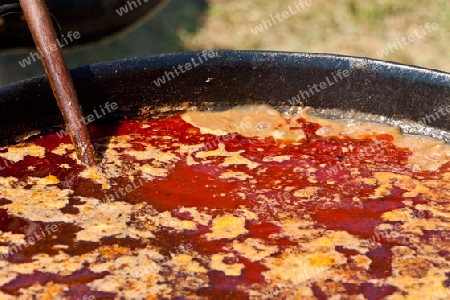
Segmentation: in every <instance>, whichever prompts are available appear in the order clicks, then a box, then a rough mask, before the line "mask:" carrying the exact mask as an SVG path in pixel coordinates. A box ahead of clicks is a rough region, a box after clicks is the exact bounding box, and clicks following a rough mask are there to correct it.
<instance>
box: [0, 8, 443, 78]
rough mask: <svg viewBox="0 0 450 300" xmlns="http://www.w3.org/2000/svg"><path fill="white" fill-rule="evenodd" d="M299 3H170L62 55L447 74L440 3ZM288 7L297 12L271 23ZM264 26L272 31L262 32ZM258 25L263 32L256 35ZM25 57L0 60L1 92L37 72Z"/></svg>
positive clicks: (78, 60) (81, 61)
mask: <svg viewBox="0 0 450 300" xmlns="http://www.w3.org/2000/svg"><path fill="white" fill-rule="evenodd" d="M300 2H301V0H291V1H288V0H279V1H268V0H253V1H249V0H208V1H206V0H172V1H170V2H169V3H168V4H167V5H166V6H165V7H164V8H162V9H161V10H160V11H159V12H158V13H157V14H156V15H154V16H153V18H151V19H150V20H148V21H146V22H145V23H144V24H143V25H142V26H140V27H139V28H137V29H134V30H131V31H128V32H127V33H125V34H123V35H120V36H118V37H116V38H114V39H112V40H110V41H108V42H106V43H102V44H99V45H94V46H90V47H84V48H82V49H75V50H70V49H69V50H67V49H64V53H65V55H66V58H67V61H68V64H69V66H70V67H71V68H74V67H77V66H82V65H87V64H92V63H98V62H102V61H108V60H116V59H121V58H125V57H135V56H148V55H152V54H156V53H167V52H181V51H191V50H198V49H247V50H249V49H253V50H279V51H296V52H318V53H336V54H344V55H351V56H364V57H370V58H375V59H382V60H389V61H395V62H400V63H404V64H411V65H417V66H422V67H426V68H432V69H439V70H442V71H447V72H449V71H450V47H449V44H448V38H449V28H450V6H449V5H448V1H446V0H432V1H423V0H421V1H419V0H371V1H367V0H362V1H356V0H333V1H331V0H320V1H319V0H311V5H309V6H307V5H304V8H302V5H301V4H300ZM304 2H305V3H306V1H304ZM143 5H145V4H143ZM289 6H291V10H294V11H296V13H295V14H291V13H289V15H288V17H287V18H285V19H283V20H282V21H278V20H276V19H275V18H276V17H275V15H276V14H277V13H280V14H281V13H282V12H283V11H289ZM296 7H298V8H300V9H297V8H296ZM271 16H272V17H274V20H275V21H276V24H275V22H274V21H271ZM263 21H266V23H265V24H266V26H267V24H268V22H269V21H270V22H271V23H272V24H271V25H272V26H267V27H268V28H267V29H266V28H265V27H264V23H262V22H263ZM427 23H428V25H427ZM433 23H435V25H434V29H430V27H429V26H430V25H431V24H433ZM257 26H263V27H260V28H262V29H263V30H262V32H261V31H259V32H258V33H256V30H257V28H256V27H257ZM426 26H427V27H426ZM436 26H437V27H436ZM425 33H426V34H425ZM410 35H413V36H415V38H411V39H414V41H409V40H408V37H409V36H410ZM419 36H420V37H419ZM402 39H403V42H402ZM405 41H406V42H405ZM406 43H408V44H407V45H406ZM389 44H391V48H389ZM395 44H396V45H397V47H394V45H395ZM396 48H397V49H396ZM383 50H384V53H383ZM30 51H31V49H29V50H28V51H21V52H17V51H15V52H14V53H11V52H9V53H5V52H2V53H1V54H0V63H1V65H0V86H4V85H7V84H9V83H11V82H15V81H19V80H22V79H25V78H28V77H32V76H35V75H38V74H41V73H43V69H42V66H41V64H40V62H39V61H37V62H36V63H33V64H31V65H30V66H27V67H25V68H22V67H21V66H20V65H19V63H18V61H20V60H22V59H24V58H25V57H26V56H27V55H28V53H29V52H30Z"/></svg>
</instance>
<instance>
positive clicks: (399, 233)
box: [0, 106, 450, 299]
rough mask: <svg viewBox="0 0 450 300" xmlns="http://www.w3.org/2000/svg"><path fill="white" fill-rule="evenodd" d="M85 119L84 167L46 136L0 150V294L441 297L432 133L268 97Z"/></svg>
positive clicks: (443, 280) (449, 180)
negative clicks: (162, 114)
mask: <svg viewBox="0 0 450 300" xmlns="http://www.w3.org/2000/svg"><path fill="white" fill-rule="evenodd" d="M246 112H248V113H247V114H246ZM242 120H245V122H246V123H245V124H246V125H245V126H244V127H245V128H244V129H245V132H243V131H239V130H238V129H237V127H239V124H241V125H242V124H244V123H241V122H242ZM250 124H252V125H250ZM251 126H255V127H253V128H251ZM234 128H236V130H235V129H234ZM90 130H91V133H92V136H93V140H94V142H95V143H96V146H97V149H98V151H99V154H100V155H101V157H102V163H101V164H100V165H99V166H97V167H93V168H85V167H83V166H82V165H81V164H80V162H79V161H78V160H77V159H76V156H75V152H74V149H73V146H72V145H71V144H70V140H69V137H63V138H59V137H58V134H56V133H53V134H46V135H42V136H38V137H34V138H31V139H29V140H27V141H25V142H23V143H21V144H18V145H14V146H11V147H5V148H3V149H0V157H2V158H3V159H5V160H7V163H6V164H4V166H6V165H8V167H4V168H0V274H2V276H0V296H1V297H2V298H5V299H8V298H11V299H13V298H16V297H17V296H22V297H25V298H27V297H29V298H31V297H32V296H38V297H43V298H45V297H47V298H61V297H67V298H72V299H77V298H80V299H81V298H83V297H84V296H86V297H89V296H94V297H96V298H98V299H113V298H121V297H122V298H126V299H131V298H151V299H166V298H176V297H178V298H192V299H202V298H212V297H215V298H217V299H248V298H254V299H263V298H269V297H272V298H280V299H282V298H287V297H293V298H303V299H327V298H330V297H333V296H336V295H342V296H351V297H363V296H364V297H366V298H369V299H381V298H383V297H387V296H390V297H391V298H392V299H404V298H405V297H406V298H411V299H422V298H425V297H432V296H433V295H437V296H438V297H442V295H446V293H447V289H446V287H447V285H448V284H447V283H448V281H449V278H448V274H450V252H448V251H446V250H445V249H449V248H450V239H449V238H448V232H447V231H448V229H449V225H450V223H449V222H450V207H449V204H448V203H449V200H450V188H449V187H450V175H449V174H450V173H449V163H448V159H447V158H446V156H445V155H447V154H448V152H447V151H448V150H447V145H445V144H442V143H439V142H436V141H431V140H429V139H427V138H423V137H410V136H405V135H402V134H401V133H400V132H399V131H398V129H396V128H392V127H387V126H384V125H379V124H364V123H359V122H358V121H352V120H342V121H339V120H327V119H324V118H319V117H316V116H313V115H312V114H310V113H308V112H307V111H306V110H305V111H303V112H302V114H300V115H296V116H289V117H288V116H285V115H283V114H280V113H278V112H277V111H276V110H274V109H273V108H270V107H267V106H257V107H243V108H238V109H234V110H230V111H228V112H223V113H215V112H205V113H203V112H187V113H186V114H184V115H182V116H180V115H175V116H171V117H166V118H160V119H148V120H123V121H120V122H117V123H111V122H105V123H98V124H90ZM259 132H261V134H258V133H259ZM417 144H420V145H421V146H418V145H417ZM438 146H439V147H438ZM427 147H428V148H430V147H431V149H432V152H430V154H433V153H437V154H434V155H431V157H425V158H424V159H425V162H423V161H420V157H424V156H425V155H426V154H427V152H426V150H427ZM421 151H422V152H421ZM433 151H434V152H433ZM420 153H422V154H420ZM439 153H441V154H442V155H439ZM417 160H419V161H417ZM0 161H1V159H0ZM52 226H53V227H52ZM51 228H53V229H55V230H51ZM38 237H39V238H40V239H39V240H38ZM30 238H33V239H34V240H33V241H31V240H30Z"/></svg>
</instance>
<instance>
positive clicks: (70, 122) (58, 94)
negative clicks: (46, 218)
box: [20, 0, 96, 166]
mask: <svg viewBox="0 0 450 300" xmlns="http://www.w3.org/2000/svg"><path fill="white" fill-rule="evenodd" d="M20 5H21V6H22V10H23V12H24V14H25V19H26V20H27V23H28V27H29V28H30V31H31V34H32V36H33V40H34V43H35V44H36V47H37V50H38V52H39V55H40V57H41V60H42V63H43V64H44V68H45V72H46V73H47V76H48V78H49V80H50V85H51V87H52V89H53V94H54V95H55V98H56V101H57V103H58V106H59V108H60V110H61V112H62V115H63V118H64V121H65V123H66V126H67V131H68V133H69V135H70V138H71V140H72V143H73V144H74V146H75V149H76V152H77V155H78V158H79V159H80V160H81V162H82V163H83V164H85V165H89V166H92V165H94V164H95V162H96V153H95V148H94V145H93V143H92V141H91V137H90V135H89V130H88V128H87V126H86V124H84V123H83V121H82V120H83V119H82V111H81V107H80V105H79V103H78V99H77V94H76V92H75V88H74V86H73V82H72V78H71V77H70V73H69V69H68V67H67V64H66V61H65V60H64V56H63V53H62V51H61V48H60V47H59V44H58V42H57V36H56V32H55V29H54V27H53V24H52V20H51V17H50V13H49V11H48V9H47V5H46V3H45V0H20Z"/></svg>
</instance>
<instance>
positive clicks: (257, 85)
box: [0, 51, 450, 144]
mask: <svg viewBox="0 0 450 300" xmlns="http://www.w3.org/2000/svg"><path fill="white" fill-rule="evenodd" d="M201 54H202V52H191V53H179V54H164V55H157V56H150V57H143V58H133V59H125V60H120V61H113V62H104V63H101V64H96V65H90V66H86V67H81V68H78V69H75V70H72V75H73V79H74V82H75V86H76V89H77V92H78V96H79V100H80V102H81V105H82V107H83V111H84V112H85V113H88V112H91V111H92V110H93V109H94V108H95V107H98V106H99V105H103V104H105V103H106V102H108V101H109V102H112V101H115V102H117V103H118V106H119V109H118V110H117V114H118V115H124V114H139V113H142V112H143V111H144V109H145V111H149V110H150V111H151V110H152V109H154V108H157V107H160V106H164V105H174V106H176V105H178V104H182V103H185V102H189V103H190V104H191V105H197V106H200V107H204V108H205V107H209V106H211V105H212V106H215V107H228V106H232V105H237V104H247V103H266V104H269V105H274V106H289V105H290V104H289V102H288V100H289V99H291V98H292V97H293V96H296V95H298V94H299V91H307V90H308V89H309V87H311V86H313V85H314V84H319V83H320V82H323V81H326V78H327V77H328V78H329V79H332V78H333V75H336V72H337V71H338V70H348V71H349V72H350V75H349V76H348V77H347V78H344V79H342V80H339V81H337V82H334V84H332V85H331V84H330V85H328V86H327V88H325V89H322V90H321V91H320V92H316V93H314V94H312V95H310V97H306V99H302V102H303V104H304V105H307V106H312V107H316V108H337V109H341V110H345V111H348V110H356V111H360V112H365V113H370V114H377V115H383V116H386V117H390V118H394V119H397V120H403V119H407V120H412V121H420V120H421V119H422V118H423V117H424V116H426V115H431V114H433V113H435V111H436V110H437V109H439V108H445V107H446V106H447V105H449V104H450V88H449V82H450V75H449V74H447V73H443V72H439V71H435V70H429V69H423V68H417V67H412V66H407V65H400V64H394V63H388V62H382V61H376V60H372V59H366V58H357V57H346V56H336V55H328V54H308V53H283V52H259V51H218V52H215V57H213V58H209V57H208V60H207V61H206V62H205V61H204V60H205V59H204V58H203V57H202V60H203V63H199V61H200V59H199V58H198V57H199V56H201ZM193 60H194V62H195V64H198V66H195V64H193ZM188 62H190V63H192V64H193V66H195V67H193V68H192V70H190V71H186V72H185V73H180V72H179V73H180V74H179V76H175V78H173V79H171V80H170V81H168V82H166V83H165V84H162V85H160V87H157V86H156V85H155V84H154V82H153V81H154V80H157V78H159V77H163V76H165V72H169V71H173V68H174V67H176V66H178V65H179V64H181V65H185V64H186V63H188ZM166 80H167V78H166ZM332 81H333V80H332ZM0 120H1V122H0V132H2V136H1V140H2V143H3V144H5V143H9V142H12V141H14V139H15V138H16V137H17V136H19V135H23V134H25V133H27V132H29V131H31V130H41V129H43V128H48V127H51V126H55V125H59V124H62V118H61V115H60V113H59V110H58V107H57V105H56V101H55V100H54V98H53V95H52V91H51V89H50V87H49V84H48V81H47V79H46V77H45V76H41V77H36V78H31V79H28V80H25V81H22V82H18V83H15V84H13V85H10V86H8V87H5V88H3V89H0ZM430 125H431V126H432V127H434V128H436V129H432V130H430V131H427V132H426V133H427V134H430V135H435V136H438V135H439V134H438V133H439V130H437V129H442V130H444V131H445V130H450V114H446V115H442V116H441V117H440V118H439V119H437V120H436V121H434V122H433V123H432V124H430ZM441 136H442V134H441ZM442 137H444V139H446V140H448V136H445V135H444V136H442Z"/></svg>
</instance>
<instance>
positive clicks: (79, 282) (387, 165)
mask: <svg viewBox="0 0 450 300" xmlns="http://www.w3.org/2000/svg"><path fill="white" fill-rule="evenodd" d="M142 124H145V125H146V126H142ZM144 127H145V128H144ZM298 127H299V128H302V129H303V130H304V132H305V134H306V140H305V141H304V142H302V143H298V144H294V143H285V144H280V143H279V142H277V141H275V140H273V138H266V139H265V140H260V139H257V138H245V137H242V136H240V135H232V136H230V137H229V138H223V139H221V140H220V142H221V143H223V144H224V145H225V149H226V151H228V152H236V151H241V156H243V157H245V158H247V159H249V160H251V161H252V162H255V163H257V164H258V166H257V167H255V168H248V166H246V165H231V166H228V167H224V166H223V165H221V163H222V162H223V160H224V157H220V156H217V157H209V158H208V159H209V162H208V163H201V159H199V158H197V157H195V156H193V159H194V160H195V161H197V162H198V163H196V164H188V163H187V161H186V159H185V157H186V154H183V153H179V154H178V155H179V157H180V159H179V160H178V161H177V162H176V164H175V167H174V168H173V169H172V170H170V172H169V175H168V176H166V177H161V178H155V179H153V180H149V181H147V182H145V183H144V185H143V186H142V187H141V188H137V189H135V190H133V191H132V192H130V193H127V194H126V195H123V196H120V199H116V201H124V202H127V203H130V204H133V205H135V204H138V203H141V202H143V203H146V204H148V205H151V206H152V207H153V208H154V209H155V210H156V211H158V212H164V211H171V212H172V215H174V216H176V217H178V218H179V219H181V220H183V219H185V220H190V219H191V218H190V216H189V215H186V214H183V213H179V212H178V209H179V208H180V207H196V208H201V209H206V210H208V212H209V213H210V214H211V215H212V217H213V218H214V217H215V216H218V215H223V214H224V213H226V212H230V213H233V212H234V211H235V210H236V209H238V208H239V207H242V206H245V207H246V208H247V209H248V210H250V211H252V212H254V213H256V214H257V216H258V218H257V220H246V222H245V227H246V229H247V230H248V233H247V234H244V235H242V236H238V237H236V238H235V240H238V241H243V240H244V239H247V238H254V239H260V240H263V241H265V242H266V243H267V244H268V245H276V246H277V247H278V251H277V252H276V253H274V254H273V255H281V254H282V253H283V252H284V251H285V250H286V249H288V248H292V247H298V241H296V240H294V239H290V238H289V236H286V235H284V236H283V235H276V234H277V233H281V231H282V228H280V227H279V226H277V225H276V221H279V220H280V219H281V218H282V217H283V211H284V210H286V209H289V210H291V211H290V212H289V214H290V215H291V216H292V215H294V216H297V217H298V218H299V219H302V218H304V217H305V215H308V217H309V218H310V219H311V220H312V221H313V227H314V228H320V229H323V230H339V231H346V232H348V233H349V234H352V235H354V236H356V237H358V238H360V239H369V238H370V237H372V236H374V234H375V228H376V226H377V225H379V224H380V223H381V222H382V219H381V216H382V214H383V213H385V212H388V211H392V210H395V209H399V208H402V207H404V203H403V200H404V198H403V196H402V194H403V192H404V190H402V189H401V188H397V189H394V191H393V192H392V193H391V194H390V195H388V196H385V197H384V198H383V199H382V201H380V199H372V198H370V197H368V195H370V194H372V193H373V190H374V186H373V185H369V184H364V183H361V182H357V181H355V180H352V179H353V175H352V172H351V170H354V169H357V170H358V171H359V173H360V174H361V175H362V176H364V177H368V178H370V177H371V176H373V174H374V173H375V172H391V171H393V170H395V172H399V173H400V174H404V175H408V176H411V177H412V178H419V177H420V178H421V179H434V178H439V176H440V175H442V174H443V173H444V172H447V171H448V167H449V165H448V164H446V165H444V166H443V167H441V168H440V169H439V170H437V171H427V172H426V171H416V170H413V169H412V168H411V167H409V166H408V165H407V164H406V161H407V159H408V157H409V156H410V155H411V152H410V150H409V149H405V148H398V147H396V146H395V145H393V144H392V143H391V142H392V136H390V135H378V136H376V138H375V139H374V138H367V139H352V138H349V137H346V138H342V137H341V138H337V137H336V138H323V137H321V136H318V135H316V134H315V132H316V130H317V129H318V128H320V125H319V124H315V123H308V122H307V121H306V120H304V119H299V121H298ZM90 130H91V133H92V136H93V140H94V141H96V142H98V141H100V140H103V141H104V140H105V138H106V139H107V138H108V137H110V136H122V135H134V136H139V138H138V139H135V140H134V141H133V143H132V148H133V149H135V150H142V149H144V148H145V145H146V144H147V143H148V144H150V145H151V146H153V147H156V148H159V149H164V150H163V151H176V150H177V149H179V147H180V144H184V145H198V144H201V143H206V142H210V144H211V145H212V146H211V147H212V148H211V150H215V149H217V148H218V145H217V144H218V143H214V141H215V140H216V141H217V137H216V136H213V135H210V134H201V133H200V130H199V129H198V128H195V127H193V126H192V125H190V124H188V123H186V122H185V121H183V120H182V119H181V118H180V116H179V115H174V116H170V117H167V118H162V119H146V120H136V119H125V120H121V121H104V122H100V123H98V124H92V125H90ZM158 136H159V137H161V138H158ZM162 137H170V139H169V138H162ZM380 141H384V142H385V143H384V147H383V148H382V149H380V147H378V146H377V145H379V142H380ZM27 142H30V143H34V144H36V145H38V146H42V147H45V149H46V154H45V157H43V158H38V157H32V156H26V157H25V158H24V159H23V160H21V161H18V162H16V163H13V162H10V163H11V167H8V168H4V169H3V170H1V171H0V176H1V177H8V176H12V177H15V178H18V179H19V180H22V179H25V178H27V177H28V176H33V177H45V176H48V175H54V176H56V177H57V178H58V180H59V181H60V182H59V183H58V185H57V186H58V188H60V189H71V190H73V193H72V194H71V196H70V201H69V204H68V205H67V206H66V207H64V208H63V209H61V211H62V212H63V213H66V214H78V213H80V212H79V210H78V208H77V207H76V205H79V204H80V203H81V201H80V200H79V199H78V197H94V198H97V199H99V200H101V199H104V198H105V195H107V194H108V193H111V192H112V191H110V190H104V189H102V186H101V185H100V184H98V183H95V182H93V181H91V180H89V179H86V178H82V177H80V176H78V175H79V173H80V172H81V171H82V170H83V167H82V166H81V165H79V164H77V162H76V161H75V160H74V159H73V158H71V157H69V156H68V155H65V156H61V155H57V154H54V153H52V152H51V151H52V150H53V149H55V148H56V147H57V146H58V145H60V144H61V143H70V140H69V138H68V137H67V136H66V137H63V138H62V139H61V138H59V137H58V136H57V134H56V133H49V134H45V135H41V136H38V137H33V138H31V139H29V140H28V141H27ZM349 145H351V146H352V149H353V150H352V151H350V152H349V151H343V150H342V149H343V147H348V146H349ZM374 149H375V150H374ZM98 150H99V153H100V155H102V151H104V150H105V149H104V147H103V146H98ZM174 153H175V152H174ZM357 153H359V154H360V155H359V156H358V157H357V155H356V154H357ZM283 155H289V156H290V159H289V160H284V161H274V160H270V159H267V157H275V156H283ZM124 157H125V158H126V159H127V160H130V161H134V162H137V163H139V164H143V163H144V162H142V161H139V160H137V159H136V158H134V157H132V156H124ZM125 158H124V159H125ZM61 164H67V165H69V166H70V168H64V169H62V168H60V167H58V166H59V165H61ZM30 166H33V168H29V167H30ZM263 168H264V171H262V169H263ZM310 168H314V169H315V170H314V171H313V172H311V169H310ZM226 169H229V170H232V171H234V172H245V174H247V175H249V176H251V177H252V178H253V179H254V180H229V179H228V180H227V179H219V178H218V176H219V175H220V174H221V173H222V172H223V171H225V170H226ZM294 169H295V170H294ZM308 170H309V171H308ZM330 170H333V171H331V172H330ZM311 178H313V179H314V180H311ZM276 180H278V181H277V182H276V183H275V181H276ZM111 182H112V184H111V186H114V189H115V190H117V188H118V187H123V188H125V186H126V185H128V184H130V183H131V181H130V180H129V179H128V178H127V177H118V178H114V179H111ZM330 182H331V184H330ZM306 186H315V187H317V188H318V191H317V194H315V195H312V196H311V197H310V198H309V199H301V201H300V199H299V198H297V197H295V196H294V195H293V192H286V191H287V189H286V187H295V190H297V189H302V188H304V187H306ZM25 188H27V187H25ZM241 191H244V193H245V197H242V196H240V195H239V192H241ZM261 193H262V194H264V195H265V196H266V197H269V198H271V199H275V202H271V204H270V205H267V204H266V203H263V202H262V201H261V200H257V194H261ZM335 194H339V201H334V202H332V203H331V202H326V203H323V201H322V200H321V199H324V198H327V197H331V196H330V195H335ZM354 197H357V198H359V199H361V202H362V207H361V206H360V205H355V203H354ZM258 199H259V198H258ZM413 202H414V204H420V203H422V204H426V202H427V200H426V199H424V198H423V197H420V196H418V197H416V198H415V199H413ZM9 203H11V201H10V200H8V199H6V198H0V230H1V231H2V232H11V233H15V234H26V231H27V230H28V229H27V225H28V224H29V222H28V220H26V219H24V218H20V217H16V216H13V215H12V214H10V213H8V209H7V205H8V204H9ZM2 207H3V208H2ZM425 217H428V216H427V215H426V216H425ZM133 218H134V216H133V215H131V216H130V223H132V222H133ZM35 223H36V224H38V225H39V226H41V227H44V226H45V225H47V224H56V225H58V228H59V230H58V233H57V234H53V235H52V236H48V237H46V238H45V239H44V240H45V241H44V242H37V243H35V244H34V245H31V246H29V247H26V248H23V249H22V250H21V251H18V252H17V253H14V254H13V255H10V256H9V257H8V258H7V262H8V263H9V264H23V263H27V262H30V261H32V260H33V256H34V255H36V254H48V255H50V256H52V255H55V254H56V253H57V252H58V251H60V250H56V249H55V247H54V246H55V245H67V246H68V247H67V248H65V249H63V250H62V251H64V252H65V253H67V254H70V255H82V254H84V253H88V252H90V251H93V250H94V249H96V248H98V247H100V246H105V245H111V246H113V245H120V246H122V247H128V248H129V249H132V250H133V249H140V248H143V247H145V246H146V245H147V244H148V243H151V244H153V245H157V247H158V248H159V251H160V253H161V254H162V255H168V254H169V253H171V252H172V251H173V249H174V246H176V245H179V244H184V245H186V244H191V245H193V249H194V250H195V251H196V252H197V253H198V254H200V255H202V256H205V257H211V255H212V254H214V253H218V252H220V251H228V250H224V249H225V248H226V247H225V246H226V245H227V244H228V243H229V242H230V241H229V240H227V239H222V240H215V241H209V240H207V239H205V237H204V235H205V234H206V233H208V232H210V231H211V229H210V228H209V226H198V230H195V231H186V232H184V233H183V234H180V233H179V232H174V231H171V230H168V229H167V228H162V229H160V230H158V231H156V232H155V238H154V239H150V240H144V239H143V240H139V239H132V238H116V237H113V236H111V237H106V238H103V239H102V240H101V242H99V243H93V242H82V241H79V242H74V238H75V235H76V233H77V232H78V231H79V230H80V228H79V227H78V226H75V225H73V224H71V223H67V224H66V223H62V222H59V223H58V222H56V223H45V222H35ZM401 243H402V241H396V240H395V239H394V240H393V239H385V238H384V237H382V238H381V239H380V240H379V242H378V244H377V246H376V247H374V248H372V249H368V251H367V253H366V255H367V257H369V258H370V259H371V260H372V262H371V264H370V266H369V269H368V270H367V274H368V276H369V278H372V279H383V278H387V277H389V276H391V275H392V252H391V248H392V247H394V246H396V245H400V244H401ZM0 245H5V244H4V243H0ZM335 250H336V251H337V252H340V253H341V254H343V255H344V256H345V257H346V258H347V260H348V262H350V261H351V260H352V257H353V256H354V255H356V253H357V252H356V251H354V250H352V249H346V248H345V247H343V246H339V245H337V246H336V249H335ZM233 263H241V264H243V265H244V268H243V270H242V272H241V275H239V276H227V275H225V273H224V272H222V271H217V270H208V272H207V273H206V275H207V279H206V280H207V282H208V284H207V286H203V287H200V288H193V287H189V286H185V287H183V288H181V287H176V286H175V285H176V283H175V282H174V283H173V285H174V286H173V287H172V288H174V289H182V290H183V291H184V293H185V294H184V295H189V294H190V295H197V296H204V297H208V298H209V299H212V298H215V299H248V298H249V294H248V292H247V291H246V288H247V287H251V286H254V285H255V284H256V285H262V286H263V285H265V284H266V283H267V282H266V279H265V277H264V276H263V272H265V271H267V270H268V268H267V266H265V265H264V264H262V263H261V261H256V262H255V261H251V260H249V259H247V258H245V257H243V256H239V255H236V256H235V261H234V262H233ZM204 266H205V267H206V268H208V265H204ZM108 274H109V273H108V272H102V273H95V272H93V271H92V270H90V268H89V264H86V265H85V266H84V267H83V268H82V269H80V270H78V271H76V272H74V273H73V274H71V275H64V276H63V275H55V274H52V273H49V272H40V271H39V272H34V273H32V274H20V275H18V276H17V277H16V278H15V279H13V280H11V281H10V282H8V283H6V284H4V285H3V286H1V287H0V290H1V291H2V292H4V293H6V294H9V295H16V296H18V295H20V289H27V288H29V287H30V286H32V285H34V284H36V283H40V284H41V285H44V284H46V283H48V282H53V283H61V284H64V285H66V286H67V287H68V289H67V290H66V291H65V296H66V297H68V298H71V299H78V298H79V299H81V298H82V297H83V296H85V295H89V296H93V297H95V298H96V299H113V298H115V297H116V296H117V294H116V293H114V292H111V291H102V290H92V289H91V288H90V287H89V286H88V284H89V283H91V282H92V281H94V280H97V279H100V278H103V277H105V276H107V275H108ZM328 280H333V278H329V279H328ZM165 284H168V285H169V286H170V285H171V284H172V283H171V282H170V281H169V282H166V283H165ZM309 284H310V286H311V289H312V291H313V294H314V297H316V298H317V299H327V298H328V297H330V296H331V295H329V294H328V292H327V290H326V289H324V285H323V284H318V283H317V282H314V280H312V279H311V282H310V283H309ZM342 287H343V290H342V293H344V294H346V295H357V294H363V295H364V296H366V297H367V298H368V299H382V298H384V297H386V296H388V295H391V294H393V293H394V292H395V291H397V289H398V288H397V287H395V286H393V285H389V284H384V285H381V286H379V285H375V284H373V283H369V282H361V284H360V285H358V284H352V283H343V284H342ZM285 292H287V293H288V291H285ZM155 297H156V298H158V295H155ZM161 299H166V298H165V297H163V296H161Z"/></svg>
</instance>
